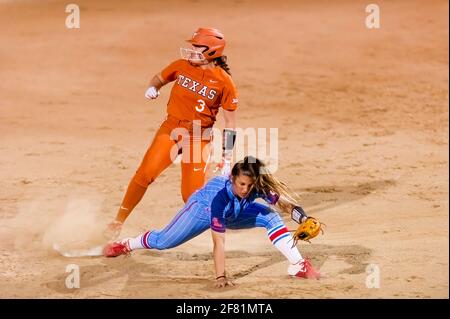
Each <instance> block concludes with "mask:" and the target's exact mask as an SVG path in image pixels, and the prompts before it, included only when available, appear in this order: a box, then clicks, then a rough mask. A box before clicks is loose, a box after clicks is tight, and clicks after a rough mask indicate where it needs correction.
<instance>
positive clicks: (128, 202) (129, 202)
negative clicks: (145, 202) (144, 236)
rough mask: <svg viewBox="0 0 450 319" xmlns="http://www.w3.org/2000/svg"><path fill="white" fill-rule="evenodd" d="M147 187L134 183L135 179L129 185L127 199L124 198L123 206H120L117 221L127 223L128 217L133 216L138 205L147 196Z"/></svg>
mask: <svg viewBox="0 0 450 319" xmlns="http://www.w3.org/2000/svg"><path fill="white" fill-rule="evenodd" d="M146 190H147V187H142V186H141V185H139V184H138V183H136V182H135V181H134V178H133V179H132V180H131V182H130V184H129V185H128V189H127V192H126V193H125V197H124V198H123V201H122V204H121V205H120V208H119V211H118V213H117V216H116V220H117V221H120V222H122V223H123V222H125V219H127V217H128V215H130V214H131V212H132V211H133V209H134V208H135V207H136V205H137V204H138V203H139V202H140V201H141V199H142V197H143V196H144V194H145V191H146Z"/></svg>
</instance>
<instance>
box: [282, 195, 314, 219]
mask: <svg viewBox="0 0 450 319" xmlns="http://www.w3.org/2000/svg"><path fill="white" fill-rule="evenodd" d="M276 206H277V207H278V208H279V209H280V211H281V212H285V213H290V215H291V218H292V219H293V220H294V221H296V222H297V223H299V224H301V223H302V222H304V221H305V220H306V218H307V217H308V216H307V215H306V213H305V211H304V210H303V208H302V207H301V206H300V205H298V204H297V203H293V202H292V201H291V200H289V199H288V198H285V197H284V196H283V195H281V196H280V198H279V199H278V201H277V203H276Z"/></svg>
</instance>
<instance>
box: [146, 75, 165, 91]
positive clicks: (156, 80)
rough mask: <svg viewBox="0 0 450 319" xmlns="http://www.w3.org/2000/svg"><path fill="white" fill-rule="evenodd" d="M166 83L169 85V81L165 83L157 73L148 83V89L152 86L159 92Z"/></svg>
mask: <svg viewBox="0 0 450 319" xmlns="http://www.w3.org/2000/svg"><path fill="white" fill-rule="evenodd" d="M167 83H169V81H166V80H164V79H163V78H162V76H161V73H157V74H155V76H153V78H152V79H151V80H150V83H149V85H148V86H149V87H152V86H154V87H155V88H156V90H159V89H160V88H162V87H163V86H164V85H166V84H167Z"/></svg>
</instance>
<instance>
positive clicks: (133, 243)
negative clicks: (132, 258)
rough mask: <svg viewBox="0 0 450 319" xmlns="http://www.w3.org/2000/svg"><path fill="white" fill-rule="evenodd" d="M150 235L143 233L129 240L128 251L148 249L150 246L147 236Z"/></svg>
mask: <svg viewBox="0 0 450 319" xmlns="http://www.w3.org/2000/svg"><path fill="white" fill-rule="evenodd" d="M149 235H150V232H149V231H148V232H146V233H143V234H142V235H139V236H137V237H135V238H130V239H129V243H130V249H131V250H135V249H150V246H149V245H148V236H149Z"/></svg>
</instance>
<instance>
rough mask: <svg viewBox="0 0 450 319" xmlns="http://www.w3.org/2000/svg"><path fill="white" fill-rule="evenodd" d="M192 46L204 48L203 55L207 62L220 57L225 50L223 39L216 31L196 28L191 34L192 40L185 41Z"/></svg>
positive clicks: (220, 33)
mask: <svg viewBox="0 0 450 319" xmlns="http://www.w3.org/2000/svg"><path fill="white" fill-rule="evenodd" d="M187 42H189V43H191V44H192V45H194V46H201V47H206V50H205V51H203V55H204V56H205V58H206V59H207V60H212V59H215V58H218V57H220V56H222V52H223V49H224V48H225V38H224V36H223V34H222V32H220V31H219V30H217V29H214V28H198V29H197V31H195V32H194V34H192V39H189V40H187Z"/></svg>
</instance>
